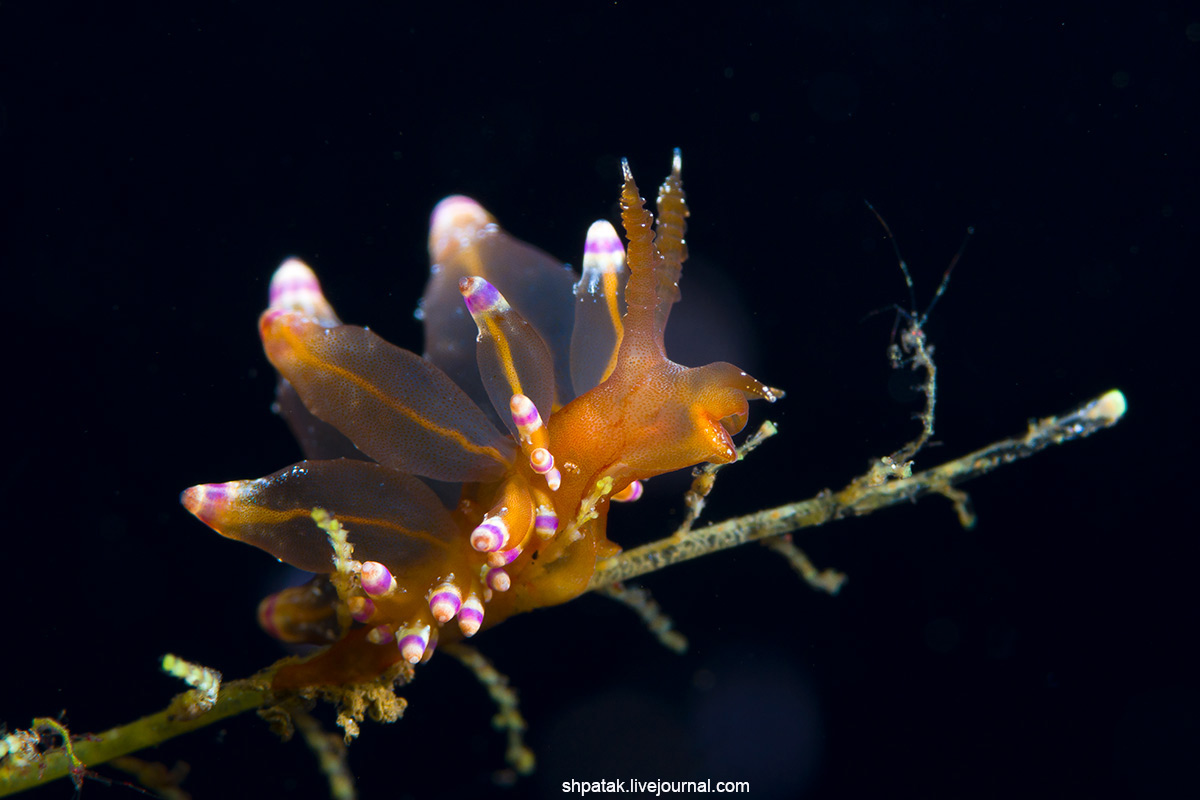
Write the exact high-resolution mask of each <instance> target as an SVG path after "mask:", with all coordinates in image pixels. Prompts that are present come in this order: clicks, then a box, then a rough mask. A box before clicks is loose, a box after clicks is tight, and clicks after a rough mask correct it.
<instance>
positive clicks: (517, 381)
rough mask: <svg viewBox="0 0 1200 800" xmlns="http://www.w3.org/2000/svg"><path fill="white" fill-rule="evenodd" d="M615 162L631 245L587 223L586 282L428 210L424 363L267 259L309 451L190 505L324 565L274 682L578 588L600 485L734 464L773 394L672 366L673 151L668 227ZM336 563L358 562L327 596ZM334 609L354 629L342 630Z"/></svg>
mask: <svg viewBox="0 0 1200 800" xmlns="http://www.w3.org/2000/svg"><path fill="white" fill-rule="evenodd" d="M623 169H624V185H623V188H622V193H621V204H622V221H623V223H624V227H625V231H626V236H627V238H628V240H629V246H628V250H627V251H626V249H625V248H623V247H622V245H621V241H620V239H619V238H618V237H617V234H616V231H615V230H614V229H613V228H612V226H611V225H609V224H608V223H606V222H599V223H596V224H595V225H593V226H592V228H591V229H590V230H589V231H588V236H587V241H586V244H585V248H584V260H583V270H582V273H583V274H582V276H576V275H575V273H574V272H573V271H571V270H570V269H569V268H566V267H564V266H563V265H562V264H560V263H559V262H557V261H555V260H554V259H552V258H551V257H550V256H547V255H546V254H544V253H542V252H541V251H539V250H537V249H535V248H533V247H531V246H529V245H527V244H524V243H523V242H520V241H517V240H516V239H513V238H512V237H510V236H508V235H507V234H506V233H504V232H503V231H502V230H500V228H499V227H498V226H497V225H496V223H495V220H494V219H493V218H492V217H491V215H490V214H488V213H487V212H486V211H484V209H483V208H482V207H481V206H479V204H477V203H475V201H473V200H470V199H468V198H465V197H459V196H454V197H448V198H446V199H445V200H443V201H442V202H441V203H439V204H438V206H437V208H436V209H435V210H434V214H433V217H432V220H431V229H430V237H429V249H430V255H431V257H432V259H433V267H432V270H431V277H430V281H429V285H428V286H427V288H426V292H425V296H424V298H423V300H422V305H421V311H420V312H419V315H420V316H422V318H423V320H424V324H425V328H426V348H427V352H426V354H425V356H424V357H421V356H417V355H415V354H413V353H411V352H408V351H406V350H402V349H400V348H397V347H394V346H392V345H390V344H388V343H387V342H385V341H383V340H382V339H380V338H379V337H378V336H376V335H375V334H374V333H371V332H370V331H369V330H367V329H365V328H360V327H357V326H353V325H344V324H342V323H341V322H340V320H338V318H337V316H336V314H335V313H334V311H333V309H332V307H331V306H330V305H329V303H328V302H327V301H326V300H325V298H324V295H323V294H322V293H321V290H320V286H319V284H318V283H317V280H316V276H315V275H314V274H313V273H312V271H311V270H309V269H308V267H307V266H305V265H304V264H302V263H301V262H299V261H296V260H294V259H293V260H289V261H287V262H285V263H284V265H283V266H281V267H280V268H279V270H278V271H277V272H276V275H275V277H274V278H273V279H272V283H271V297H270V307H269V308H268V310H267V311H266V312H264V313H263V316H262V319H261V320H260V332H261V334H262V338H263V343H264V348H265V350H266V353H267V357H268V358H269V359H270V361H271V363H272V364H273V365H274V366H275V368H276V369H277V370H278V372H279V375H280V383H279V403H278V407H279V410H280V413H281V414H282V415H283V416H284V417H285V419H286V420H287V422H288V423H289V425H290V426H291V428H292V430H293V432H294V433H295V434H296V436H297V438H298V439H299V440H300V442H301V445H302V447H303V449H304V452H305V455H306V457H307V460H305V461H302V462H300V463H298V464H295V465H293V466H291V467H288V468H286V469H284V470H281V471H280V472H277V473H275V474H273V475H270V476H267V477H265V478H261V479H258V480H250V481H233V482H230V483H223V484H206V485H201V486H194V487H192V488H190V489H188V490H186V491H185V492H184V493H183V497H182V501H183V504H184V505H185V506H186V507H187V509H188V510H189V511H191V512H192V513H193V514H195V515H196V516H197V517H198V518H199V519H200V520H202V521H203V522H205V523H206V524H208V525H209V526H211V527H212V528H214V529H215V530H216V531H217V532H218V533H221V534H222V535H224V536H227V537H229V538H232V539H237V540H240V541H244V542H247V543H249V544H252V545H255V546H256V547H259V548H261V549H263V550H266V551H267V552H269V553H271V554H272V555H274V556H276V557H277V558H279V559H281V560H283V561H286V562H288V563H290V564H293V565H295V566H297V567H300V568H301V569H305V570H310V571H313V572H317V573H320V574H319V575H318V577H317V578H316V579H315V580H314V582H313V583H312V584H310V585H308V586H305V587H296V588H294V589H288V590H284V591H283V592H279V593H277V594H275V595H272V596H271V597H269V598H267V600H265V601H264V602H263V604H262V606H261V607H260V609H259V616H260V621H261V622H262V624H263V626H264V627H265V628H266V629H267V630H268V631H269V632H271V633H272V634H273V635H275V636H277V637H278V638H281V639H284V640H286V641H311V642H330V641H337V642H338V643H337V644H336V645H335V647H334V648H333V649H332V650H331V651H330V652H329V653H328V654H326V655H325V656H323V657H320V658H318V659H316V660H315V661H312V662H309V664H308V665H305V666H304V667H301V668H295V669H293V670H291V671H290V672H288V671H285V672H281V673H280V677H279V678H277V679H276V681H277V684H280V685H301V684H306V683H309V684H311V683H321V682H344V681H346V680H352V679H353V680H358V679H362V678H363V677H364V676H369V675H371V674H375V673H377V672H378V671H379V670H381V669H383V668H385V667H386V666H387V665H388V664H390V663H394V662H395V661H397V660H400V659H405V660H408V661H410V662H413V663H416V662H418V661H421V660H424V659H427V658H428V657H429V656H430V655H431V654H432V652H433V649H434V647H435V646H436V643H437V641H438V638H439V636H441V637H451V638H460V637H463V636H472V635H474V634H475V633H476V632H477V631H478V630H479V629H480V628H481V627H487V626H490V625H494V624H496V623H498V622H500V621H502V620H504V619H505V618H507V617H508V616H511V615H512V614H514V613H518V612H520V611H526V610H530V609H533V608H539V607H542V606H548V605H553V604H556V603H561V602H564V601H566V600H569V599H571V598H573V597H576V596H578V595H579V594H580V593H582V592H583V591H584V590H585V589H586V588H587V585H588V581H589V579H590V578H591V576H592V573H593V572H594V571H595V567H596V563H597V561H598V560H599V559H601V558H605V557H608V556H610V555H613V554H614V553H616V552H617V551H618V550H619V547H618V546H617V545H615V544H614V543H613V542H611V541H610V540H609V539H608V537H607V533H606V521H607V515H608V505H609V502H610V501H611V500H614V499H615V500H624V499H636V497H637V496H638V495H639V494H640V481H642V480H645V479H646V478H650V477H653V476H655V475H659V474H661V473H664V472H668V471H671V470H677V469H681V468H684V467H689V466H693V465H695V464H699V463H703V462H717V463H724V462H728V461H731V460H733V459H734V458H735V457H736V453H735V450H734V445H733V441H732V439H731V435H732V434H736V433H738V432H739V431H740V430H741V429H742V427H743V426H744V425H745V422H746V416H747V400H748V399H754V398H762V399H765V400H768V401H772V402H773V401H774V400H775V399H776V398H778V397H780V396H782V392H779V391H778V390H775V389H771V388H770V387H768V386H766V385H764V384H762V383H760V382H758V381H757V380H755V379H754V378H751V377H750V376H748V375H747V374H746V373H744V372H742V371H741V370H739V369H738V368H737V367H735V366H733V365H731V364H727V363H715V364H708V365H706V366H703V367H696V368H688V367H682V366H680V365H678V364H676V363H674V362H672V361H671V360H670V359H668V358H667V356H666V353H665V351H664V348H663V330H664V328H665V326H666V323H667V319H668V317H669V314H670V310H671V306H672V305H673V304H674V303H675V302H676V301H677V300H678V299H679V288H678V280H679V275H680V269H681V266H682V264H683V261H684V260H685V259H686V257H687V251H686V245H685V244H684V239H683V236H684V230H685V222H684V221H685V219H686V217H687V216H688V210H687V205H686V202H685V200H684V194H683V188H682V181H681V178H680V160H679V154H678V151H676V154H675V160H674V165H673V169H672V172H671V174H670V176H668V178H667V179H666V181H665V182H664V183H663V185H662V187H661V189H660V191H659V196H658V204H657V206H658V220H657V222H656V221H655V219H654V217H653V216H652V215H651V214H650V212H649V211H647V210H646V209H645V208H644V207H643V201H642V199H641V197H640V196H639V195H638V189H637V185H636V184H635V183H634V180H633V176H632V174H631V173H630V171H629V168H628V166H627V165H623ZM427 480H432V481H435V482H436V483H435V484H431V483H428V482H427ZM447 484H449V488H447ZM435 486H436V487H437V491H435V488H434V487H435ZM316 507H319V508H322V509H326V510H327V511H328V512H329V514H331V515H333V517H334V518H336V520H337V521H338V522H339V523H340V524H341V525H342V526H343V527H344V529H345V531H346V534H345V535H346V538H347V540H348V542H349V544H350V545H352V546H353V555H352V558H350V559H348V560H347V559H345V558H341V559H335V558H334V552H335V548H334V547H333V546H332V545H331V543H330V537H329V536H328V535H327V533H326V531H325V530H322V529H321V528H319V527H318V526H317V525H316V523H314V522H313V520H312V518H311V513H312V511H313V509H314V508H316ZM335 571H337V572H341V573H343V575H342V577H343V578H347V577H348V578H349V580H348V581H346V580H343V581H341V582H340V585H341V586H342V588H341V589H340V590H338V591H334V590H332V588H331V587H330V582H329V579H328V578H327V577H326V576H327V575H328V574H329V573H332V572H335ZM347 574H348V575H347ZM346 585H349V586H350V588H349V589H346V588H345V586H346ZM339 610H341V611H342V612H343V613H342V614H340V615H339V613H338V612H339ZM347 611H348V612H349V615H350V616H351V617H353V619H354V620H355V621H356V623H358V624H357V625H355V626H354V627H353V628H352V629H351V630H343V629H342V628H340V627H339V626H338V622H337V620H338V619H339V618H341V619H344V618H345V616H346V614H345V613H344V612H347ZM455 622H456V623H457V624H453V623H455ZM382 648H386V649H382Z"/></svg>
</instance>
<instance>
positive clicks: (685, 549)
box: [588, 389, 1125, 591]
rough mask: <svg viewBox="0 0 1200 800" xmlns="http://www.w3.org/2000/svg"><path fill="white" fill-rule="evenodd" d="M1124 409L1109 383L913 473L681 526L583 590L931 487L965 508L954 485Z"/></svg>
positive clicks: (620, 557) (616, 561)
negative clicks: (1077, 402)
mask: <svg viewBox="0 0 1200 800" xmlns="http://www.w3.org/2000/svg"><path fill="white" fill-rule="evenodd" d="M1124 414H1125V396H1124V395H1123V394H1121V392H1120V391H1119V390H1116V389H1112V390H1110V391H1108V392H1106V393H1104V394H1103V395H1101V396H1100V397H1097V398H1096V399H1094V400H1092V401H1090V402H1088V403H1086V404H1084V405H1083V406H1081V407H1079V408H1077V409H1075V410H1074V411H1072V412H1070V413H1069V414H1065V415H1063V416H1061V417H1046V418H1044V419H1040V420H1036V421H1034V422H1030V424H1029V430H1028V431H1026V432H1025V435H1024V436H1021V437H1016V438H1012V439H1004V440H1002V441H999V442H996V443H994V444H991V445H988V446H987V447H985V448H983V449H982V450H976V451H975V452H974V453H970V454H968V455H965V456H963V457H962V458H958V459H955V460H954V461H949V462H947V463H945V464H942V465H940V466H937V467H933V468H931V469H927V470H925V471H924V472H919V473H916V474H915V475H912V476H909V477H904V478H896V479H894V480H883V479H880V478H878V477H877V476H878V474H879V473H878V472H877V471H876V470H874V469H872V470H871V471H870V472H868V473H867V474H866V475H864V476H863V477H861V478H858V479H856V480H854V481H853V482H851V483H850V484H849V485H848V486H847V487H846V488H844V489H842V490H841V491H839V492H830V491H828V490H826V491H823V492H821V493H820V494H818V495H817V496H816V497H813V498H810V499H808V500H802V501H800V502H798V503H788V504H787V505H783V506H779V507H777V508H771V509H767V510H765V511H760V512H758V513H757V514H749V515H747V516H744V517H737V518H734V519H730V520H726V521H724V522H719V523H717V524H715V525H709V526H707V527H704V528H699V529H697V530H681V531H680V532H679V533H676V534H675V535H673V536H670V537H667V538H666V539H660V540H658V541H656V542H651V543H650V544H647V545H643V546H641V547H636V548H633V549H632V550H626V551H624V552H622V553H619V554H617V555H616V556H613V557H612V558H610V559H607V560H605V561H603V562H601V563H600V564H598V565H597V567H596V571H595V573H594V574H593V575H592V579H591V582H590V583H589V584H588V590H589V591H591V590H595V589H600V588H602V587H605V586H609V585H611V584H613V583H617V582H620V581H626V580H629V579H630V578H636V577H637V576H639V575H645V574H646V573H648V572H654V571H656V570H660V569H662V568H664V567H669V566H671V565H672V564H677V563H679V562H681V561H688V560H690V559H693V558H697V557H698V556H703V555H707V554H708V553H715V552H717V551H718V550H725V549H728V548H730V547H737V546H738V545H741V544H745V543H746V542H752V541H755V540H758V539H766V538H768V537H771V536H779V535H781V534H785V533H791V532H792V531H797V530H800V529H801V528H810V527H814V526H816V525H823V524H824V523H826V522H830V521H833V520H837V519H842V518H844V517H848V516H861V515H863V514H870V513H871V512H873V511H878V510H879V509H881V508H886V507H888V506H892V505H896V504H897V503H901V502H911V501H913V500H916V499H917V498H919V497H921V496H922V495H925V494H929V493H930V492H936V493H938V494H943V495H947V496H948V497H950V498H951V499H953V500H955V502H956V504H957V505H958V506H959V511H960V514H959V515H960V518H962V517H964V516H965V514H966V512H965V511H964V510H963V508H962V504H963V500H962V496H961V494H960V493H958V492H955V491H954V490H953V489H952V487H953V486H955V485H956V484H959V483H962V482H963V481H966V480H970V479H971V478H976V477H979V476H980V475H985V474H987V473H988V472H991V471H992V470H994V469H996V468H997V467H999V466H1001V465H1003V464H1011V463H1012V462H1014V461H1017V460H1019V459H1022V458H1026V457H1027V456H1031V455H1033V454H1034V453H1036V452H1038V451H1039V450H1044V449H1045V448H1047V447H1049V446H1051V445H1056V444H1063V443H1064V442H1069V441H1072V440H1075V439H1082V438H1084V437H1085V436H1090V435H1091V434H1093V433H1095V432H1096V431H1099V430H1103V429H1104V428H1108V427H1111V426H1112V425H1115V424H1116V423H1117V422H1118V421H1119V420H1120V419H1121V417H1122V416H1123V415H1124Z"/></svg>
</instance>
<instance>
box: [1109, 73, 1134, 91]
mask: <svg viewBox="0 0 1200 800" xmlns="http://www.w3.org/2000/svg"><path fill="white" fill-rule="evenodd" d="M1132 82H1133V78H1131V77H1130V76H1129V73H1128V72H1126V71H1125V70H1123V69H1119V70H1117V71H1116V72H1114V73H1113V76H1112V85H1113V86H1114V87H1116V88H1117V89H1124V88H1125V87H1127V86H1129V84H1130V83H1132Z"/></svg>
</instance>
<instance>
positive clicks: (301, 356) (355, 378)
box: [262, 311, 508, 465]
mask: <svg viewBox="0 0 1200 800" xmlns="http://www.w3.org/2000/svg"><path fill="white" fill-rule="evenodd" d="M285 314H286V315H289V316H293V317H298V316H299V315H298V314H296V313H295V312H291V311H267V312H266V313H264V314H263V320H262V327H263V332H262V333H263V339H266V338H267V326H268V325H272V326H273V327H274V329H276V330H277V329H279V328H281V327H286V328H288V330H287V331H286V332H284V333H283V334H282V335H281V336H282V338H284V339H286V340H287V341H288V343H290V344H291V347H290V348H289V352H290V353H292V354H293V357H294V358H295V360H296V361H299V362H301V363H303V364H309V365H312V364H316V365H318V366H320V367H321V368H322V369H324V370H325V371H326V372H329V373H332V374H334V375H337V376H338V377H340V378H343V379H344V380H346V381H347V382H348V383H352V384H354V385H356V386H358V387H359V388H360V389H362V390H363V391H364V392H366V393H367V394H369V395H371V396H373V397H375V398H376V399H377V400H379V402H380V403H382V404H383V405H385V406H387V407H388V408H390V409H392V410H393V411H395V412H396V413H398V414H400V415H401V416H403V417H407V418H408V419H410V420H412V421H413V422H415V423H416V424H417V425H419V426H420V427H422V428H424V429H425V430H427V431H431V432H433V433H436V434H438V435H439V436H444V437H446V438H447V439H451V440H453V441H454V442H456V443H457V444H458V445H459V446H460V447H462V449H464V450H466V451H467V452H469V453H477V454H479V455H481V456H486V457H488V458H491V459H493V460H494V461H496V462H497V463H499V464H504V465H507V464H508V461H507V460H506V459H505V458H504V456H503V455H502V454H501V453H500V451H498V450H497V449H496V448H494V447H490V446H483V445H477V444H475V443H474V442H472V441H471V440H470V439H468V438H467V437H466V436H465V435H464V434H463V432H462V431H460V430H458V429H457V428H445V427H442V426H441V425H435V424H434V423H432V422H430V421H429V420H428V419H426V418H425V417H422V416H421V415H420V414H417V413H416V412H415V411H413V410H412V409H411V408H408V407H407V406H404V405H401V404H399V403H396V402H395V401H394V399H393V398H392V397H391V395H389V394H387V393H386V392H384V391H383V390H381V389H379V388H378V387H377V386H375V384H373V383H370V382H369V381H366V380H363V379H362V378H361V377H359V375H357V374H356V373H354V372H351V371H350V370H347V369H343V368H342V367H338V366H335V365H333V364H330V363H329V362H327V361H322V360H321V359H319V358H317V357H316V356H315V355H312V353H311V351H309V350H307V349H303V348H301V347H299V346H298V345H299V342H300V341H301V340H300V337H299V336H298V335H297V334H296V333H295V332H294V329H292V326H290V325H287V326H282V325H278V324H276V319H277V318H278V317H279V316H282V315H285Z"/></svg>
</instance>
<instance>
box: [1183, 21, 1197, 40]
mask: <svg viewBox="0 0 1200 800" xmlns="http://www.w3.org/2000/svg"><path fill="white" fill-rule="evenodd" d="M1186 36H1187V38H1188V41H1189V42H1200V22H1193V23H1191V24H1189V25H1188V26H1187V32H1186Z"/></svg>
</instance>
